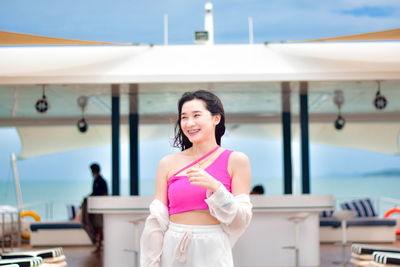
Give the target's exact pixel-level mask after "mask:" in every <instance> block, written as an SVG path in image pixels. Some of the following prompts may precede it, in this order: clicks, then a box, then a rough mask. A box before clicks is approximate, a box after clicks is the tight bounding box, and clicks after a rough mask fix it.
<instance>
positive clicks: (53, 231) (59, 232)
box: [30, 221, 92, 246]
mask: <svg viewBox="0 0 400 267" xmlns="http://www.w3.org/2000/svg"><path fill="white" fill-rule="evenodd" d="M30 228H31V238H30V245H31V246H85V245H92V241H91V240H90V238H89V236H88V235H87V233H86V232H85V230H84V229H83V228H82V225H81V224H80V223H79V222H73V221H59V222H57V221H52V222H34V223H32V224H31V226H30Z"/></svg>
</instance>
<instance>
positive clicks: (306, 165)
mask: <svg viewBox="0 0 400 267" xmlns="http://www.w3.org/2000/svg"><path fill="white" fill-rule="evenodd" d="M300 129H301V182H302V183H301V184H302V193H303V194H310V160H309V158H310V152H309V135H308V83H307V82H300Z"/></svg>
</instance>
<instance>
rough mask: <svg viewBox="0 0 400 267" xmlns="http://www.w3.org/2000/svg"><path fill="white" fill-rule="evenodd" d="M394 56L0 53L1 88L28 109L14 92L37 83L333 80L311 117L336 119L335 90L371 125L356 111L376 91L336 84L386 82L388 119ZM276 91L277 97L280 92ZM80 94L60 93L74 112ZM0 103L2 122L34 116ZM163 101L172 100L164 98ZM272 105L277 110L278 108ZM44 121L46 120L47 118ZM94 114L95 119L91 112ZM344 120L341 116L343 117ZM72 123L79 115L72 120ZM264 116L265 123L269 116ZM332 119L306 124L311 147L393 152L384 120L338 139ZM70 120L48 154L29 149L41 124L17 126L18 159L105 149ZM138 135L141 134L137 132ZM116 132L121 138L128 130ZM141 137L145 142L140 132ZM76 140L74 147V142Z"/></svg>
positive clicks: (278, 50) (339, 52) (355, 49)
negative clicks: (20, 145)
mask: <svg viewBox="0 0 400 267" xmlns="http://www.w3.org/2000/svg"><path fill="white" fill-rule="evenodd" d="M399 51H400V42H390V41H386V42H346V43H339V42H337V43H334V42H329V43H326V42H325V43H282V44H266V45H263V44H257V45H211V46H202V45H181V46H57V47H1V48H0V58H1V60H0V85H2V86H3V87H4V86H5V87H8V88H7V89H9V93H4V94H8V96H9V97H12V96H11V95H10V92H12V91H11V90H12V89H10V88H11V87H12V86H11V85H13V86H15V87H16V89H15V90H14V100H15V99H19V100H20V101H21V102H24V101H27V102H29V103H31V102H32V101H35V100H36V99H37V97H38V95H37V96H36V97H35V98H34V99H31V98H29V99H27V98H22V94H23V93H24V94H25V93H26V92H27V91H29V90H27V88H25V87H24V88H22V89H18V88H17V87H18V86H22V85H35V86H36V87H38V85H40V84H48V85H51V84H54V85H55V86H58V85H74V84H75V85H82V84H103V85H104V86H108V85H109V84H129V83H138V84H139V85H141V86H140V88H142V89H141V92H143V91H146V90H150V89H148V88H152V85H155V84H156V85H159V87H160V88H168V87H170V86H176V85H179V84H197V85H198V84H208V83H216V84H222V83H229V84H232V83H233V84H234V83H238V84H239V83H241V85H240V88H243V89H241V90H244V93H246V92H247V91H246V90H247V88H249V90H250V89H251V90H252V91H255V90H258V91H260V90H264V91H266V90H267V91H268V90H270V89H268V88H266V87H262V88H261V89H260V88H259V87H257V86H256V87H257V88H256V89H254V88H255V87H254V88H253V87H252V86H247V87H246V86H244V87H242V85H243V84H250V85H251V84H253V83H260V82H261V83H263V82H280V81H311V82H312V81H332V82H333V84H330V85H329V88H322V89H321V91H318V95H314V97H313V98H314V100H313V101H314V102H313V103H311V102H310V105H311V104H312V106H314V107H318V108H319V110H317V112H319V113H320V114H322V115H323V114H328V115H330V118H333V119H334V118H335V116H336V113H337V109H336V107H335V106H333V104H332V100H331V94H333V90H335V89H337V88H341V89H343V90H344V91H345V95H346V102H345V112H352V113H356V114H357V115H356V116H357V118H358V117H360V116H361V115H363V114H364V113H365V116H363V117H362V119H363V120H362V121H365V120H366V119H368V118H369V115H368V112H369V113H371V111H370V110H369V109H366V108H365V107H364V106H362V105H361V104H362V103H366V101H365V99H368V101H367V102H368V103H367V104H368V105H371V102H372V101H371V100H372V99H371V100H369V97H373V94H374V92H372V94H371V90H375V89H374V88H375V84H374V85H373V88H372V87H371V86H369V87H368V86H367V87H368V88H369V89H368V92H367V89H365V90H364V89H359V90H363V91H365V92H366V93H367V95H363V96H362V97H360V96H361V93H360V92H361V91H355V90H353V89H352V90H348V91H349V94H347V92H346V89H348V88H346V86H353V87H357V84H349V83H344V84H345V87H342V86H338V87H336V85H335V84H336V82H337V83H338V84H339V83H341V84H342V85H343V82H345V81H351V82H359V81H376V80H385V81H388V80H389V81H391V82H389V83H387V85H386V88H387V87H388V86H389V90H390V91H388V89H386V90H387V91H386V93H388V94H391V98H390V99H389V105H390V108H391V110H390V116H392V117H393V116H397V114H399V111H400V108H399V104H400V99H399V90H400V87H399V90H397V84H398V82H397V81H399V80H400V53H399ZM258 86H260V85H258ZM262 86H264V85H262ZM61 87H62V86H61ZM153 87H154V86H153ZM197 88H198V87H197ZM277 88H278V91H277V92H278V93H279V87H277ZM371 88H372V89H371ZM62 90H63V89H62V88H57V90H54V91H53V93H56V92H59V91H62ZM273 90H275V89H273ZM322 90H325V91H326V93H325V92H324V93H322ZM31 91H33V90H31ZM264 91H263V92H264ZM35 92H36V91H35ZM268 92H269V91H268ZM277 92H276V91H275V92H274V94H275V95H276V94H277ZM1 93H2V92H0V95H1ZM50 93H51V92H50ZM359 93H360V94H359ZM80 94H82V90H81V89H77V90H76V92H74V94H72V93H71V91H68V94H66V95H68V96H69V97H70V98H69V100H68V101H70V102H71V99H73V100H74V101H73V102H74V109H76V106H75V105H76V104H75V103H76V101H75V99H76V97H78V96H79V95H80ZM348 95H350V97H348ZM370 95H371V96H370ZM163 97H164V96H163ZM249 97H251V98H255V99H257V97H258V95H257V94H255V93H254V92H253V93H252V94H250V95H249ZM2 98H3V99H4V100H3V99H0V103H1V101H3V102H4V103H1V104H2V106H6V107H7V106H9V107H10V108H13V110H12V111H8V110H7V111H6V113H7V112H9V113H7V114H10V115H7V116H10V118H6V117H4V116H3V117H2V118H3V119H4V121H6V122H7V119H9V120H14V119H18V120H21V119H22V121H25V122H27V121H28V122H29V120H30V118H33V117H37V114H36V115H31V114H29V115H26V113H24V116H23V117H20V116H18V114H19V112H18V111H17V106H18V105H16V104H15V103H14V107H12V105H10V99H7V100H6V98H5V97H2ZM59 98H60V97H59ZM93 99H94V98H93ZM166 100H167V99H166ZM228 100H229V99H228ZM269 100H270V101H269ZM5 101H6V102H5ZM11 101H12V100H11ZM51 101H52V103H55V102H56V101H60V99H58V100H57V99H54V97H53V99H52V100H51ZM168 101H172V100H170V99H169V100H168ZM175 101H176V100H175V98H174V99H173V102H174V103H175ZM251 101H253V100H251V99H250V100H248V101H247V102H246V103H247V104H246V105H244V106H245V107H249V106H251V103H250V102H251ZM354 101H358V102H356V105H353V106H351V103H354ZM361 102H362V103H361ZM24 103H25V102H24ZM32 103H33V102H32ZM168 103H169V102H168ZM232 103H233V102H232ZM260 103H261V104H262V103H267V104H268V105H269V106H271V105H273V107H274V108H273V110H274V111H275V112H276V113H274V114H273V116H275V117H276V118H277V119H279V118H278V117H277V116H279V112H280V100H279V96H278V98H277V99H275V98H274V99H259V101H258V102H254V103H253V106H257V105H259V104H260ZM3 104H4V105H3ZM62 104H63V103H60V104H58V105H57V107H58V108H70V107H69V106H67V105H62ZM66 104H68V103H66ZM174 105H175V104H174ZM264 105H265V104H264ZM274 105H276V108H275V106H274ZM32 106H33V104H32ZM32 106H31V104H29V105H24V106H23V105H22V104H21V103H20V104H19V106H18V109H19V108H23V107H25V108H26V107H29V108H31V109H32V113H35V111H34V110H33V108H32ZM350 107H351V109H350ZM55 108H56V105H54V106H53V107H52V110H54V109H55ZM346 108H348V110H346ZM325 109H326V110H325ZM252 112H253V113H251V114H250V116H251V115H252V114H258V113H260V112H258V111H257V110H255V111H252ZM49 113H50V112H49ZM65 113H66V112H63V111H62V110H57V114H61V115H60V117H57V116H56V117H54V116H52V117H51V119H53V121H54V120H56V121H57V120H60V121H62V118H63V117H61V116H64V115H65V116H68V114H65ZM11 114H13V115H11ZM381 114H382V113H381ZM47 115H49V116H50V114H47ZM92 115H96V113H92ZM102 115H103V116H106V115H107V114H104V113H103V114H102ZM125 115H126V114H125ZM239 115H240V114H239ZM260 115H262V114H260ZM344 115H345V117H346V113H345V114H344ZM71 116H79V115H76V114H73V115H71ZM265 116H266V118H267V117H268V116H269V115H268V114H267V115H265ZM239 117H240V116H239ZM43 118H45V117H43ZM47 118H49V117H47ZM76 118H77V117H76ZM346 118H347V117H346ZM267 119H268V118H267ZM333 119H329V120H324V122H325V124H321V125H319V124H314V125H313V124H311V127H310V140H311V141H312V142H318V143H325V144H334V145H342V146H347V147H353V148H358V149H367V150H374V151H380V152H384V153H398V152H399V146H398V144H397V143H398V140H399V139H398V136H399V131H400V129H399V126H398V125H399V123H398V121H399V120H398V119H397V120H393V119H390V120H386V121H385V122H386V123H384V124H370V123H361V124H360V123H359V124H349V123H351V121H348V124H347V125H346V128H345V129H344V130H342V131H341V132H337V131H336V130H334V129H333V127H332V124H331V123H332V122H333ZM72 120H73V121H74V123H73V124H72V125H70V126H69V127H70V128H69V129H68V130H67V129H66V128H65V129H63V128H62V125H58V127H59V128H58V129H57V128H56V127H48V128H47V131H49V132H48V133H50V132H51V134H50V135H49V136H53V137H54V138H52V141H50V139H51V138H48V139H47V143H49V146H48V150H44V148H43V147H39V148H38V147H37V145H36V147H35V144H38V143H40V142H38V141H37V140H38V139H37V138H42V136H41V134H40V133H38V132H37V131H40V130H45V127H46V126H43V125H40V126H38V128H35V127H32V125H30V126H29V127H30V128H29V127H27V126H26V127H23V126H24V125H21V124H20V125H18V126H19V127H21V126H22V127H21V128H19V133H20V135H21V138H22V141H23V146H24V148H23V153H22V155H21V156H22V157H30V156H35V155H40V154H43V153H44V151H46V153H51V152H58V151H60V150H59V149H60V148H61V149H63V148H66V149H77V148H80V147H82V146H81V145H82V144H85V146H92V145H101V144H104V143H107V142H109V140H110V137H109V133H108V132H107V133H106V135H103V134H100V133H104V131H106V130H105V129H104V128H103V129H101V128H98V129H97V130H95V129H96V128H95V127H90V129H92V130H94V131H93V132H91V133H90V134H89V132H88V133H87V136H84V137H83V136H82V135H81V134H80V133H78V132H77V131H76V128H75V122H76V121H77V120H76V119H75V117H74V119H72ZM310 121H311V120H310ZM275 122H276V121H275ZM311 122H312V121H311ZM377 122H379V121H374V123H377ZM34 123H36V121H35V122H34ZM150 123H151V122H150ZM167 123H168V122H167ZM235 123H239V124H240V123H241V122H238V121H236V122H235ZM31 124H32V123H31ZM1 125H5V124H4V123H3V124H1ZM270 126H272V125H270ZM163 127H165V126H163ZM274 127H275V126H274ZM276 127H277V131H274V132H275V133H280V126H279V120H278V125H276ZM149 129H150V128H149ZM149 129H147V130H149ZM259 129H260V128H258V130H259ZM143 130H144V129H142V130H141V131H142V132H143ZM147 130H146V131H147ZM270 131H271V128H268V130H267V131H265V132H264V133H266V134H267V133H271V132H270ZM72 132H73V133H72ZM122 132H123V133H125V132H126V129H124V130H123V131H122ZM255 132H258V133H262V132H263V131H253V133H255ZM67 133H69V134H67ZM361 133H362V134H361ZM366 133H369V135H366ZM375 133H376V134H377V135H379V137H378V136H376V138H374V137H373V136H372V137H371V134H375ZM65 134H67V135H68V138H70V139H71V143H73V144H74V145H73V146H71V145H68V142H63V145H62V146H57V145H56V144H57V142H58V140H59V137H60V136H61V135H65ZM232 134H234V133H232ZM237 134H239V132H238V133H237ZM141 135H142V136H146V134H143V133H142V134H141ZM358 136H360V137H358ZM68 138H67V137H64V138H63V139H64V140H67V139H68ZM53 139H54V140H53ZM78 139H79V141H77V140H78ZM371 140H373V141H371ZM396 144H397V145H396Z"/></svg>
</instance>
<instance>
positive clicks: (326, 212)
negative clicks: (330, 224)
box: [319, 210, 334, 218]
mask: <svg viewBox="0 0 400 267" xmlns="http://www.w3.org/2000/svg"><path fill="white" fill-rule="evenodd" d="M333 212H334V210H323V211H321V212H320V213H319V217H320V218H330V217H332V214H333Z"/></svg>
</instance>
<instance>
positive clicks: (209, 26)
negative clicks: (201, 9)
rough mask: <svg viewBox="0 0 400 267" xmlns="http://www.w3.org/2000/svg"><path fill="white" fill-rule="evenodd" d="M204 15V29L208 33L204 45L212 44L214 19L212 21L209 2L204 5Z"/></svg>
mask: <svg viewBox="0 0 400 267" xmlns="http://www.w3.org/2000/svg"><path fill="white" fill-rule="evenodd" d="M205 9H206V15H205V17H204V29H205V30H206V31H207V32H208V41H207V42H206V44H208V45H213V44H214V19H213V13H212V9H213V5H212V4H211V3H210V2H207V3H206V4H205Z"/></svg>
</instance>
